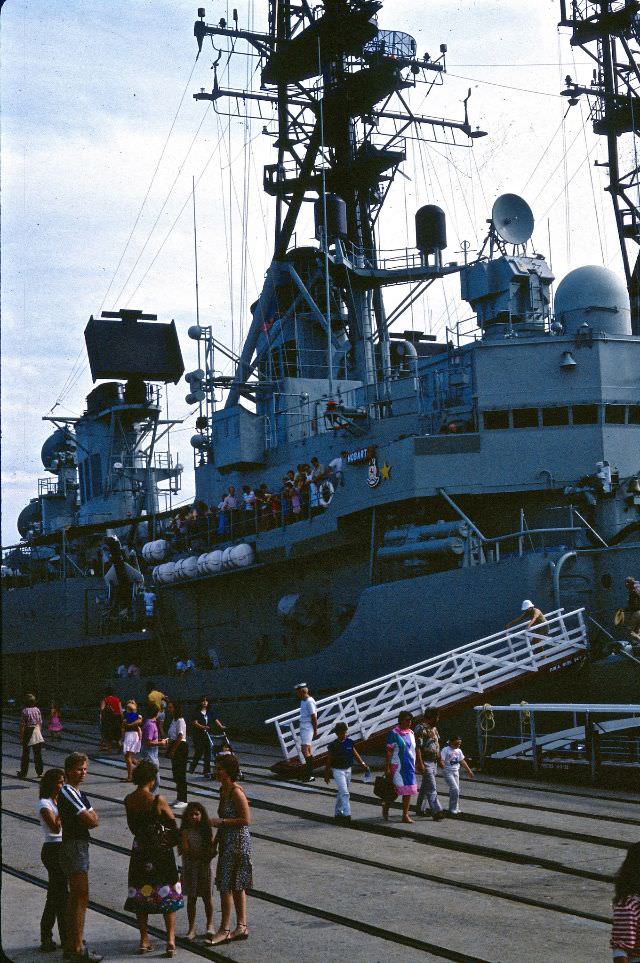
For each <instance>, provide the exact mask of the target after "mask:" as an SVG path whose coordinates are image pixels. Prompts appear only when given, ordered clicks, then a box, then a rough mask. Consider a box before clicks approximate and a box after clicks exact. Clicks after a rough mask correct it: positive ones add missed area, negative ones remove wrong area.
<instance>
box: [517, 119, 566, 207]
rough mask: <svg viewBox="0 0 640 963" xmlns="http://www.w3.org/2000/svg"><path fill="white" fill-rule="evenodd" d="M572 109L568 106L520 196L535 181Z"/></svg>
mask: <svg viewBox="0 0 640 963" xmlns="http://www.w3.org/2000/svg"><path fill="white" fill-rule="evenodd" d="M570 108H571V105H568V106H567V109H566V111H565V113H564V116H563V118H562V120H561V121H560V123H559V124H558V126H557V127H556V129H555V131H554V132H553V134H552V135H551V138H550V140H549V142H548V143H547V144H546V146H545V147H544V148H543V150H542V153H541V154H540V157H539V158H538V161H537V163H536V166H535V167H534V168H533V170H532V171H531V173H530V174H529V176H528V177H527V179H526V181H525V183H524V186H523V188H522V190H521V191H520V194H522V195H524V192H525V191H526V189H527V187H528V186H529V184H530V183H531V181H532V180H533V178H534V175H535V173H536V171H537V170H538V168H539V167H540V164H541V163H542V161H543V160H544V159H545V157H546V156H547V154H548V153H549V149H550V147H551V145H552V144H553V142H554V140H555V139H556V137H557V136H558V134H559V133H560V131H561V130H562V125H563V124H564V121H565V118H566V116H567V114H568V113H569V110H570ZM536 196H538V195H536Z"/></svg>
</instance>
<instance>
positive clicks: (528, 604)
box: [522, 599, 535, 612]
mask: <svg viewBox="0 0 640 963" xmlns="http://www.w3.org/2000/svg"><path fill="white" fill-rule="evenodd" d="M533 608H535V605H534V604H533V602H532V601H531V599H525V600H524V602H523V603H522V611H523V612H528V611H529V609H533Z"/></svg>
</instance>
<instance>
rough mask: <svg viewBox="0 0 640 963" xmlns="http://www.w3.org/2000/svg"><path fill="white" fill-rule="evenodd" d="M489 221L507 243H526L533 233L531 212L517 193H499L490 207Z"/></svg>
mask: <svg viewBox="0 0 640 963" xmlns="http://www.w3.org/2000/svg"><path fill="white" fill-rule="evenodd" d="M491 223H492V225H493V229H494V231H495V232H496V234H497V235H498V237H501V238H502V240H503V241H506V242H507V243H508V244H526V243H527V241H528V240H529V238H530V237H531V235H532V234H533V224H534V221H533V213H532V211H531V208H530V207H529V205H528V204H527V202H526V201H525V200H524V199H523V198H522V197H519V196H518V194H501V196H500V197H499V198H498V199H497V200H496V201H495V203H494V205H493V207H492V209H491Z"/></svg>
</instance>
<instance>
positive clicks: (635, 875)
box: [609, 843, 640, 963]
mask: <svg viewBox="0 0 640 963" xmlns="http://www.w3.org/2000/svg"><path fill="white" fill-rule="evenodd" d="M609 945H610V946H611V949H612V951H613V959H614V960H615V961H616V963H640V843H634V844H633V846H630V847H629V852H628V853H627V856H626V859H625V861H624V862H623V864H622V866H621V867H620V869H619V870H618V875H617V876H616V881H615V896H614V899H613V931H612V934H611V943H610V944H609Z"/></svg>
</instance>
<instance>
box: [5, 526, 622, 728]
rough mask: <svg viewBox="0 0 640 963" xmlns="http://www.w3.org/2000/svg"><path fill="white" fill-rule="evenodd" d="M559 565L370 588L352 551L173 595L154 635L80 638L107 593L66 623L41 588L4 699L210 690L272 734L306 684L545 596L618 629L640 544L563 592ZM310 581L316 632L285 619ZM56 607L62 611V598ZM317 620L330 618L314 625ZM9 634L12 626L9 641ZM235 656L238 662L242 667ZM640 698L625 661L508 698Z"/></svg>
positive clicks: (71, 593)
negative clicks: (177, 662) (130, 667)
mask: <svg viewBox="0 0 640 963" xmlns="http://www.w3.org/2000/svg"><path fill="white" fill-rule="evenodd" d="M558 557H559V556H558V552H557V551H556V552H555V553H554V554H551V553H550V554H546V553H530V554H524V555H522V556H514V557H507V558H504V559H502V560H501V561H499V562H493V563H487V564H485V565H481V566H473V567H468V568H460V569H454V570H450V571H444V572H440V573H432V574H430V575H425V576H417V577H413V578H405V579H400V580H396V581H392V582H385V583H382V584H377V585H369V584H366V583H367V575H368V569H367V565H366V556H365V554H364V553H362V554H360V555H358V553H357V552H354V553H352V554H351V555H348V554H347V555H345V553H344V552H340V551H338V550H337V549H336V550H335V552H331V551H329V552H328V553H323V554H322V555H320V554H318V556H317V557H311V558H310V559H307V560H306V561H304V562H303V561H302V560H299V561H297V562H289V563H283V564H282V565H280V566H265V567H262V568H256V569H252V570H247V571H246V572H236V573H233V574H229V575H226V576H222V577H216V576H212V577H210V578H204V579H198V580H195V581H194V582H192V583H182V584H177V585H174V586H172V587H170V588H167V589H166V590H164V591H162V592H161V593H160V595H161V599H160V615H159V616H158V618H159V619H161V620H162V622H163V625H162V626H161V625H157V627H156V629H157V631H156V632H155V633H154V634H153V635H151V634H148V633H129V634H128V635H127V634H115V635H111V636H98V637H95V636H93V637H91V638H89V637H87V636H83V634H82V623H83V619H85V620H86V611H85V607H86V599H87V597H88V596H90V594H91V593H92V592H94V591H96V590H97V588H98V584H99V583H98V580H83V582H87V583H90V584H79V583H80V580H77V582H78V584H76V585H74V584H73V583H74V581H75V580H70V581H69V582H68V583H67V588H66V591H65V594H64V602H65V607H64V609H60V612H62V611H64V613H65V618H64V619H60V618H57V619H56V618H52V608H51V601H52V599H53V594H52V593H51V589H52V586H41V588H40V594H41V595H42V598H40V599H39V603H38V606H37V607H35V606H34V605H33V596H32V595H31V596H27V595H24V597H23V596H22V593H23V592H31V591H32V590H31V589H24V590H21V589H14V590H13V591H12V592H10V593H8V594H7V596H6V599H5V601H8V602H9V603H10V604H8V605H7V604H5V605H4V606H3V620H4V622H5V640H8V642H7V644H5V651H4V661H5V665H4V673H3V677H4V682H3V688H4V695H5V699H6V698H8V697H13V698H19V696H20V693H21V692H22V691H23V690H24V689H25V688H35V689H36V690H37V691H38V692H39V693H42V692H44V691H46V692H47V693H50V694H56V695H58V696H60V695H64V698H65V701H67V702H69V703H70V704H73V705H89V704H91V703H92V701H95V700H96V699H97V697H98V695H99V693H100V689H101V686H102V685H104V683H105V681H111V682H112V683H113V684H114V686H115V687H116V690H117V691H118V692H119V693H120V695H121V696H122V697H129V698H131V697H133V698H137V699H138V700H143V699H144V696H145V691H146V687H147V684H148V681H149V680H150V679H153V681H154V682H155V683H156V685H157V686H159V687H160V688H161V689H162V690H163V691H165V692H167V693H170V694H171V695H172V696H174V697H175V698H178V699H182V700H183V701H184V702H186V703H194V702H196V701H197V700H198V698H199V697H200V696H201V695H202V694H203V693H206V694H207V695H208V696H209V697H210V699H211V700H212V701H213V702H214V704H215V705H216V706H217V707H219V713H220V715H221V717H222V718H223V719H224V721H225V722H226V723H227V724H228V725H230V726H231V727H232V728H233V730H234V731H250V732H254V733H256V734H257V733H262V734H263V735H264V734H265V728H264V720H265V719H267V718H269V717H270V716H273V715H275V714H278V713H279V712H282V711H286V710H288V709H290V708H291V707H292V705H293V704H294V693H293V688H294V686H295V684H296V683H297V682H300V681H306V682H308V684H309V686H310V687H311V688H312V689H313V691H314V694H316V696H323V695H326V694H329V693H332V692H336V691H341V690H344V689H347V688H349V687H351V686H354V685H359V684H362V683H366V682H367V681H370V680H372V679H374V678H376V677H379V676H381V675H385V674H386V673H388V672H392V671H394V670H396V669H401V668H403V667H405V666H407V665H411V664H413V663H416V662H419V661H422V660H424V659H427V658H430V657H432V656H435V655H438V654H440V653H444V652H447V651H448V650H450V649H452V648H456V647H457V646H460V645H463V644H465V643H467V642H471V641H473V640H474V639H478V638H481V637H483V636H486V635H490V634H492V633H493V632H496V631H499V630H500V629H501V628H502V626H504V625H505V623H506V622H507V621H508V620H510V619H512V618H513V617H514V614H516V613H517V612H518V611H519V608H520V602H521V600H522V597H523V595H527V596H529V597H532V598H534V599H535V600H536V604H537V605H539V606H540V607H541V608H543V609H545V610H547V611H549V610H552V609H555V608H558V607H559V606H564V607H565V608H567V609H573V608H576V607H579V606H585V608H586V610H587V613H588V614H589V615H591V616H592V617H593V618H594V619H595V620H596V621H597V622H599V623H600V624H601V625H602V626H604V628H606V629H607V630H609V631H613V613H614V611H615V609H616V608H617V607H618V606H619V605H620V604H621V602H622V598H621V587H622V584H623V581H624V577H625V576H626V575H627V574H628V573H629V572H633V571H637V570H638V566H639V564H640V546H638V545H626V546H617V547H615V548H611V549H608V550H605V549H602V550H601V551H596V550H594V551H590V552H585V553H584V554H580V555H579V557H578V558H577V559H572V560H571V561H570V563H568V564H566V565H565V567H564V569H563V572H562V574H561V577H560V581H559V584H558V585H557V586H554V577H553V576H554V566H555V563H556V562H557V560H558ZM305 586H306V587H307V588H306V591H307V593H308V596H307V597H308V598H310V599H311V600H312V602H313V605H311V607H310V608H307V609H305V610H304V612H306V613H307V614H308V620H310V622H311V624H309V625H306V626H305V625H297V626H295V627H294V628H292V626H291V624H287V621H286V619H285V620H284V621H283V619H282V618H280V617H279V616H278V610H277V600H278V599H279V598H281V597H282V596H283V595H287V594H289V595H294V596H295V595H298V594H301V593H303V592H304V591H305ZM47 590H49V593H50V594H51V599H49V603H47ZM311 590H313V591H311ZM354 592H358V597H357V605H356V606H355V610H354V611H353V613H352V615H351V616H350V619H349V621H348V624H346V625H345V626H344V628H342V630H340V631H338V632H337V634H336V635H335V637H334V638H333V639H332V640H327V639H326V636H325V635H322V633H326V632H327V631H330V630H331V625H333V626H334V628H335V624H336V623H335V611H336V602H337V601H338V602H339V600H340V599H342V598H344V599H346V598H349V597H353V593H354ZM557 594H559V597H556V595H557ZM27 598H31V608H30V609H29V612H28V613H27V612H26V610H25V611H24V615H25V618H23V619H22V627H21V630H20V632H18V626H19V624H20V611H21V605H22V604H26V601H25V600H26V599H27ZM318 599H320V600H322V599H325V601H326V611H325V610H324V609H323V607H322V605H320V608H319V609H318V608H317V606H318V605H319V604H320V603H319V602H318ZM56 604H58V605H60V604H61V600H60V599H57V596H56ZM313 606H316V608H315V609H314V608H313ZM338 609H339V610H340V605H338ZM314 612H315V616H317V617H318V618H319V619H320V620H321V621H320V622H318V621H316V622H314V621H313V618H314V614H313V613H314ZM318 612H319V615H318ZM327 612H329V615H328V614H327ZM331 613H333V616H331ZM27 614H28V615H29V619H27V618H26V616H27ZM61 625H62V627H63V630H64V626H66V636H65V638H64V642H63V639H62V638H61V636H60V631H59V630H60V626H61ZM589 625H590V628H591V629H592V630H594V632H593V633H592V635H594V634H596V633H595V624H594V623H589ZM74 626H75V628H74ZM7 629H9V630H10V631H11V630H12V632H11V638H9V637H8V635H7ZM56 631H57V633H58V634H57V636H56ZM277 631H279V632H280V634H281V638H280V642H279V645H280V648H279V649H278V651H276V652H272V653H271V655H270V656H269V657H268V661H265V662H256V658H257V657H260V653H259V652H258V653H257V652H256V640H259V638H260V637H262V636H264V635H265V634H267V636H268V637H269V638H270V639H272V640H274V639H275V640H276V641H277V635H276V633H277ZM314 634H315V635H316V638H315V641H314ZM238 640H239V641H238ZM211 650H215V652H216V654H217V655H218V656H219V657H220V661H221V667H219V668H216V669H209V670H204V669H196V670H192V671H191V672H189V673H187V674H186V675H183V676H177V675H176V674H175V673H174V672H173V671H172V669H171V666H172V664H173V660H174V657H176V656H177V655H194V654H195V653H196V652H198V653H200V652H202V651H205V652H206V651H209V652H211ZM595 654H597V653H595ZM262 656H264V653H262ZM234 660H235V661H236V662H237V663H240V664H235V665H234V664H233V662H234ZM121 662H125V663H127V664H129V663H130V662H136V664H139V665H140V664H141V665H142V667H143V670H144V675H143V677H142V678H140V679H126V680H119V679H117V678H116V677H115V669H116V667H117V665H118V664H120V663H121ZM638 691H640V665H638V664H637V663H635V662H633V661H631V660H630V659H627V658H623V657H619V658H618V659H613V660H607V661H600V662H598V663H592V664H590V665H588V666H586V667H585V666H578V665H576V666H573V667H572V668H571V669H570V670H569V669H568V668H567V671H563V672H562V673H555V674H554V673H551V674H549V675H547V676H545V677H540V678H535V679H533V680H531V679H529V680H527V682H526V683H522V684H516V685H515V687H514V688H513V689H512V690H510V691H509V694H508V696H509V701H512V700H513V699H517V700H519V699H527V701H534V700H536V699H537V700H544V701H550V700H551V701H553V700H555V699H557V700H560V701H588V700H591V699H592V700H594V701H598V702H603V701H615V702H620V701H625V700H626V699H628V700H630V701H631V700H633V699H636V698H637V692H638ZM634 693H635V695H634ZM483 698H484V697H483ZM505 698H506V693H505V694H501V693H496V700H499V699H502V700H503V701H504V699H505ZM471 701H472V702H474V701H478V697H473V698H472V700H471Z"/></svg>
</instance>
